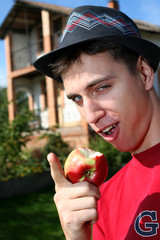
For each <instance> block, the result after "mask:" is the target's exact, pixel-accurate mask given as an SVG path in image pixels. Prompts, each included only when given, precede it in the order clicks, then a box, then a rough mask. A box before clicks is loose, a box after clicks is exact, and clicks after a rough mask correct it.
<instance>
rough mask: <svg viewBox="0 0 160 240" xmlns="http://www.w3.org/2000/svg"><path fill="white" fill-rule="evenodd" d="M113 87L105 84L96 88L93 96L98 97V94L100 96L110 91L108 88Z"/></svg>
mask: <svg viewBox="0 0 160 240" xmlns="http://www.w3.org/2000/svg"><path fill="white" fill-rule="evenodd" d="M109 87H111V85H109V84H103V85H99V86H97V87H96V89H95V90H94V92H93V95H94V96H96V95H97V94H98V93H99V94H101V93H102V94H103V93H106V92H107V91H108V88H109Z"/></svg>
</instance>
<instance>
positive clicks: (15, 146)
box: [0, 111, 33, 180]
mask: <svg viewBox="0 0 160 240" xmlns="http://www.w3.org/2000/svg"><path fill="white" fill-rule="evenodd" d="M32 119H33V115H32V113H30V112H28V111H26V112H23V114H22V113H21V114H18V115H17V116H16V118H15V119H14V121H13V122H11V123H9V122H4V123H3V128H0V180H8V179H10V178H12V177H15V176H17V173H16V168H17V166H18V164H21V162H22V158H21V154H22V147H24V146H25V144H26V142H27V138H26V137H27V136H30V135H31V134H32V131H31V129H30V128H29V126H28V122H29V121H30V120H32Z"/></svg>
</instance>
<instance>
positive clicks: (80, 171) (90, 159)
mask: <svg viewBox="0 0 160 240" xmlns="http://www.w3.org/2000/svg"><path fill="white" fill-rule="evenodd" d="M64 172H65V176H66V178H67V179H68V180H69V181H70V182H72V183H77V182H82V181H87V182H91V183H93V184H94V185H95V186H96V187H100V185H101V184H102V183H103V182H104V181H105V179H106V177H107V173H108V163H107V160H106V158H105V156H104V155H103V154H102V153H100V152H96V151H94V150H92V149H89V148H86V147H79V148H76V149H74V150H73V151H72V152H71V153H70V154H69V156H68V158H67V159H66V162H65V164H64Z"/></svg>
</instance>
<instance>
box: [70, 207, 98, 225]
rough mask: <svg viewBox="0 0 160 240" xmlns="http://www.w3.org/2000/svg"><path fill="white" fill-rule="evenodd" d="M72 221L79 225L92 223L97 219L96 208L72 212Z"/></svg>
mask: <svg viewBox="0 0 160 240" xmlns="http://www.w3.org/2000/svg"><path fill="white" fill-rule="evenodd" d="M73 221H75V222H77V223H79V225H81V224H84V223H87V222H90V224H93V223H95V222H97V221H98V213H97V209H96V208H90V209H83V210H79V211H75V212H73Z"/></svg>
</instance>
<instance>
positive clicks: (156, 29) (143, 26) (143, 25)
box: [134, 20, 160, 33]
mask: <svg viewBox="0 0 160 240" xmlns="http://www.w3.org/2000/svg"><path fill="white" fill-rule="evenodd" d="M134 22H135V23H136V24H137V26H138V28H139V29H140V30H143V31H148V32H153V33H160V26H159V25H155V24H151V23H148V22H144V21H141V20H134Z"/></svg>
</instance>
